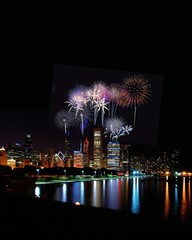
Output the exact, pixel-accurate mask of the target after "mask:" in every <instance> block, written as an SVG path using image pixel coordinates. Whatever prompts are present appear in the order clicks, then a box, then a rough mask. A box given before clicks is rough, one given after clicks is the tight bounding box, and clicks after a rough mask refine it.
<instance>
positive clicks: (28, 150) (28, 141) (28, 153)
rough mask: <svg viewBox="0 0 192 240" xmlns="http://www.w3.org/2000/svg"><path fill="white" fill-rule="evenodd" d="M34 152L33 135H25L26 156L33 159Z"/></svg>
mask: <svg viewBox="0 0 192 240" xmlns="http://www.w3.org/2000/svg"><path fill="white" fill-rule="evenodd" d="M32 152H33V146H32V136H31V134H26V136H25V158H26V159H29V160H31V156H32Z"/></svg>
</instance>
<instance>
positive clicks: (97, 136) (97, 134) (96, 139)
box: [93, 128, 103, 169]
mask: <svg viewBox="0 0 192 240" xmlns="http://www.w3.org/2000/svg"><path fill="white" fill-rule="evenodd" d="M102 155H103V141H102V128H94V132H93V162H94V163H93V164H94V168H96V169H97V168H102V167H103V166H102V165H103V164H102Z"/></svg>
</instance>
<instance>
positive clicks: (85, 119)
mask: <svg viewBox="0 0 192 240" xmlns="http://www.w3.org/2000/svg"><path fill="white" fill-rule="evenodd" d="M72 112H73V110H72ZM91 120H92V112H91V110H90V109H89V108H88V107H87V106H85V105H84V106H83V109H82V110H80V111H78V113H77V114H76V113H75V117H74V119H73V122H74V125H77V126H79V125H80V129H81V134H82V135H84V129H85V128H86V127H87V125H88V123H89V122H91Z"/></svg>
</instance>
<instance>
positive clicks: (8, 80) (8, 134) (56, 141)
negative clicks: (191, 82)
mask: <svg viewBox="0 0 192 240" xmlns="http://www.w3.org/2000/svg"><path fill="white" fill-rule="evenodd" d="M105 60H106V58H105V59H103V60H101V61H100V62H96V61H84V62H83V61H82V60H80V59H79V58H78V59H77V60H76V61H74V60H73V61H65V62H58V63H57V62H56V61H55V62H54V63H55V64H57V65H65V66H66V65H67V66H71V67H72V68H77V69H79V68H83V70H84V69H86V68H87V69H91V72H89V70H88V72H87V74H85V76H83V75H81V74H79V73H78V71H77V72H76V73H74V74H73V75H72V77H71V79H70V78H69V80H67V82H66V83H67V84H66V91H63V90H62V89H61V87H60V86H59V85H58V76H56V75H55V72H54V63H53V62H52V63H46V62H45V61H42V62H41V61H38V62H29V63H26V62H25V63H18V62H8V63H4V64H3V65H2V77H1V78H2V83H1V94H0V102H1V106H0V116H1V118H0V122H1V125H0V145H1V146H4V145H6V144H8V143H15V142H18V143H20V144H24V139H25V134H27V133H31V134H32V137H33V146H34V150H37V151H45V152H46V151H47V150H48V149H49V148H54V149H55V150H60V149H57V147H58V146H59V147H58V148H60V147H62V143H61V138H62V137H63V136H62V134H63V133H62V131H61V130H59V129H57V127H56V126H53V124H52V126H51V124H50V121H51V119H52V116H53V112H54V111H56V110H57V109H58V110H59V109H61V108H62V104H63V103H64V100H65V97H66V94H67V92H68V90H69V89H70V88H71V87H72V88H73V87H74V86H76V85H77V84H78V83H79V81H80V80H81V82H82V83H83V82H84V83H85V84H87V85H89V84H90V83H88V79H90V76H91V74H92V70H93V69H97V70H98V71H96V72H95V74H94V75H93V79H92V80H98V79H99V78H101V77H102V76H103V79H101V80H103V81H106V80H107V81H109V80H110V78H111V80H112V82H114V81H116V79H120V78H121V76H123V75H122V72H123V73H127V72H130V73H131V72H134V73H141V74H143V75H144V76H146V77H147V78H149V80H152V84H153V89H154V90H153V93H155V97H154V96H153V95H152V101H151V102H150V103H147V104H146V105H144V106H141V108H140V109H139V110H138V121H139V122H138V126H139V131H141V130H142V131H143V130H145V131H147V132H148V133H149V136H148V140H147V141H146V144H147V145H150V146H151V145H152V146H153V145H155V149H156V147H157V149H161V150H165V151H167V150H168V151H169V150H172V149H178V150H179V151H180V152H181V156H182V158H184V160H183V159H182V160H183V166H184V168H185V167H186V168H192V164H191V162H192V161H191V158H190V157H189V156H190V150H189V148H188V146H189V142H188V140H187V134H189V132H190V124H189V123H190V120H191V117H190V116H191V108H187V107H186V106H187V105H185V104H186V103H187V101H186V95H187V91H188V89H186V87H184V84H185V83H184V81H185V79H179V77H180V75H179V74H180V73H179V72H177V71H176V70H177V69H173V68H171V67H170V69H169V70H167V69H166V70H165V67H164V64H163V63H162V62H161V61H160V60H159V59H158V58H157V57H156V59H154V58H153V59H150V61H148V62H147V61H145V62H144V61H142V60H141V59H140V61H138V62H137V61H135V60H134V61H131V60H128V61H126V62H125V61H123V60H121V61H119V60H117V59H116V60H114V61H109V58H108V61H105ZM110 60H111V59H110ZM111 72H113V73H115V74H113V75H111V77H110V73H111ZM120 72H121V74H120ZM57 74H58V72H57ZM75 74H77V75H76V76H77V77H75ZM97 74H98V75H97ZM125 75H126V74H125ZM181 81H183V82H182V83H181ZM154 83H155V84H154ZM156 84H157V85H156ZM54 91H56V92H57V91H58V95H57V97H55V95H54V94H55V93H56V92H54ZM184 91H185V93H186V94H184ZM53 92H54V93H53ZM62 92H63V94H64V95H63V96H61V94H62ZM182 94H184V96H183V95H182ZM59 98H61V100H58V99H59ZM59 104H60V105H59ZM151 104H152V105H151ZM184 106H185V107H184ZM151 108H152V110H153V114H152V116H153V117H154V121H152V122H150V121H149V120H147V118H146V116H147V117H148V116H150V111H151ZM145 111H146V112H145ZM142 114H143V118H144V119H143V121H144V123H145V124H144V125H145V126H146V128H145V126H143V125H142V124H141V121H142V119H141V118H139V115H140V116H141V115H142ZM148 123H149V125H150V126H148ZM50 126H51V128H50ZM149 127H151V128H153V131H152V130H151V129H149V131H148V128H149ZM54 128H55V129H54ZM137 139H138V138H137ZM145 140H146V139H139V140H138V144H139V146H140V145H141V148H142V147H143V144H144V145H145ZM131 141H133V143H136V140H135V139H134V137H131Z"/></svg>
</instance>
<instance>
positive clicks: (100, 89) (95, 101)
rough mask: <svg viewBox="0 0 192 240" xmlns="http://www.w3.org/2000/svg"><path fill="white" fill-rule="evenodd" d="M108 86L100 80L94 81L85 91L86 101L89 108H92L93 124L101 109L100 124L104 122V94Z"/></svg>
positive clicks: (105, 108)
mask: <svg viewBox="0 0 192 240" xmlns="http://www.w3.org/2000/svg"><path fill="white" fill-rule="evenodd" d="M107 91H108V88H107V86H106V84H105V83H104V82H102V81H99V82H96V83H94V84H93V85H92V87H91V88H90V89H89V90H88V91H87V94H86V95H87V103H88V104H89V106H90V108H91V109H93V110H94V125H95V124H96V121H97V117H98V114H99V112H100V111H101V119H102V125H103V123H104V114H105V110H108V108H107V104H108V103H107V102H106V94H107Z"/></svg>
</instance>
